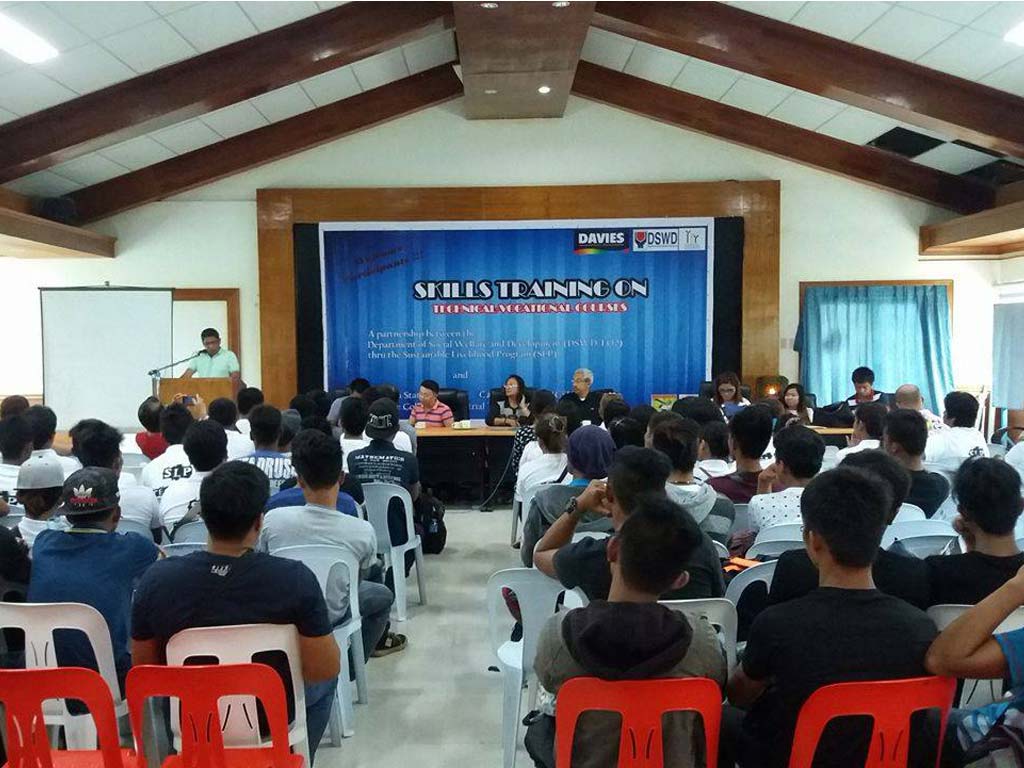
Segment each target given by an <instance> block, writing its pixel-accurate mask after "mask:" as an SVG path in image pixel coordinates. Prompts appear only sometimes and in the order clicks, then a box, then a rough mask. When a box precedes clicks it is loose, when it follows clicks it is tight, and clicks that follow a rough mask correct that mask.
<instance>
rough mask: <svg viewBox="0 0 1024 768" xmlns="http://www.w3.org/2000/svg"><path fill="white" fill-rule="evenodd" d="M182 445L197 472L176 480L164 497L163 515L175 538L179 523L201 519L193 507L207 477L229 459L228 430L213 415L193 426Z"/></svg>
mask: <svg viewBox="0 0 1024 768" xmlns="http://www.w3.org/2000/svg"><path fill="white" fill-rule="evenodd" d="M182 445H183V446H184V448H185V455H186V456H188V461H189V464H191V465H192V469H193V472H192V474H191V475H189V476H188V477H183V478H181V479H180V480H173V481H172V482H171V483H170V485H168V486H167V488H166V490H165V491H164V495H163V496H161V497H160V517H161V518H162V519H163V526H164V528H166V529H167V531H168V532H169V533H170V535H171V538H172V539H173V538H174V531H175V530H176V529H177V527H178V526H179V524H181V523H183V522H191V521H193V520H198V519H199V516H198V514H196V512H195V510H193V506H194V505H195V503H196V501H197V500H198V499H199V488H200V486H201V485H202V482H203V480H204V479H205V478H206V477H207V476H208V475H209V474H210V473H211V472H213V470H215V469H216V468H217V467H219V466H220V465H221V464H223V463H224V462H225V461H227V459H228V438H227V433H225V431H224V428H223V427H222V426H221V425H220V424H219V423H218V422H216V421H214V420H213V419H212V418H211V419H206V420H205V421H197V422H195V423H194V424H192V425H191V426H189V428H188V431H186V432H185V440H184V442H183V443H182Z"/></svg>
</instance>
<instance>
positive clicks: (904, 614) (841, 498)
mask: <svg viewBox="0 0 1024 768" xmlns="http://www.w3.org/2000/svg"><path fill="white" fill-rule="evenodd" d="M918 418H920V417H918ZM800 504H801V509H802V511H803V522H804V539H805V541H806V542H807V551H808V554H809V555H810V557H811V560H812V561H813V562H814V564H815V566H817V568H818V574H819V580H818V584H819V588H818V589H816V590H814V591H813V592H811V593H809V594H807V595H805V596H804V597H800V598H797V599H795V600H790V601H788V602H785V603H782V604H781V605H775V606H772V607H770V608H768V609H767V610H765V611H764V612H762V613H761V614H760V615H759V616H758V617H757V619H755V620H754V624H753V626H752V627H751V630H750V636H749V639H748V641H747V646H746V652H745V653H744V656H743V661H742V662H741V664H740V666H739V667H738V668H737V669H736V671H735V672H734V673H733V675H732V677H731V678H730V680H729V684H728V687H727V689H726V690H727V693H728V696H729V702H730V704H731V705H732V706H730V707H726V708H725V711H724V712H723V723H722V747H721V749H720V756H719V765H730V766H731V765H732V764H733V762H735V763H738V764H739V765H740V766H742V767H743V768H751V767H752V766H767V767H768V768H784V766H786V765H787V763H788V761H789V752H790V747H791V745H792V741H793V733H794V730H795V726H796V720H797V715H798V713H799V711H800V707H801V705H802V704H803V703H804V701H805V700H806V699H807V698H808V696H810V694H811V693H813V692H814V691H815V690H816V689H818V688H820V687H822V686H824V685H829V684H831V683H840V682H849V681H854V680H893V679H903V678H910V677H920V676H922V675H924V674H925V668H924V659H925V654H926V652H927V651H928V646H929V645H930V644H931V642H932V640H933V639H934V638H935V635H936V634H937V632H936V629H935V625H934V624H933V623H932V620H931V619H930V618H929V617H928V615H927V614H926V613H924V612H923V611H922V610H920V609H918V608H915V607H913V606H911V605H909V604H908V603H905V602H904V601H902V600H900V599H898V598H895V597H891V596H889V595H885V594H883V593H882V592H880V591H878V590H877V589H876V588H875V585H874V582H873V581H872V577H871V573H872V571H871V569H872V563H873V561H874V559H875V556H876V553H877V552H878V546H879V543H880V542H881V539H882V532H883V530H884V528H885V525H886V521H887V520H888V519H889V516H890V514H891V511H892V494H891V492H890V490H889V488H888V487H887V486H886V484H885V483H884V482H882V481H881V480H879V479H878V478H876V477H873V476H871V475H869V474H868V473H867V472H864V471H863V470H859V469H853V468H851V467H845V466H841V467H839V468H837V469H834V470H832V471H830V472H825V473H822V474H821V475H820V476H818V477H816V478H815V479H814V480H813V481H811V483H810V485H808V486H807V488H806V490H805V491H804V493H803V496H802V497H801V499H800ZM741 709H742V710H747V711H746V712H745V713H744V712H742V711H741ZM870 733H871V726H870V724H866V723H864V721H863V720H856V721H852V722H847V723H837V724H834V725H833V726H832V727H830V728H829V729H828V730H827V731H826V732H825V735H824V737H823V738H822V740H821V742H820V743H819V745H818V751H817V756H818V757H817V760H818V761H820V764H821V765H823V766H824V765H827V766H829V768H854V766H858V767H859V766H863V765H864V761H865V757H866V755H867V749H868V745H869V736H870Z"/></svg>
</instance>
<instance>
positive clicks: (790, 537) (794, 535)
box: [754, 523, 804, 544]
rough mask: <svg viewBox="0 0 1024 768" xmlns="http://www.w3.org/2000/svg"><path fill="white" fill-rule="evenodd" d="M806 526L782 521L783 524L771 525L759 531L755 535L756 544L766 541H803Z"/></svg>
mask: <svg viewBox="0 0 1024 768" xmlns="http://www.w3.org/2000/svg"><path fill="white" fill-rule="evenodd" d="M803 538H804V526H803V524H802V523H782V524H781V525H769V526H766V527H765V528H762V529H761V530H760V531H758V532H757V536H755V537H754V543H755V544H763V543H764V542H766V541H803Z"/></svg>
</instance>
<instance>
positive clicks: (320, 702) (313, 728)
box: [306, 677, 338, 764]
mask: <svg viewBox="0 0 1024 768" xmlns="http://www.w3.org/2000/svg"><path fill="white" fill-rule="evenodd" d="M337 687H338V678H336V677H332V678H331V679H330V680H326V681H324V682H322V683H311V684H308V685H306V733H307V734H308V736H309V762H310V764H312V763H313V760H314V758H315V757H316V748H317V747H318V746H319V745H320V740H321V739H322V738H323V737H324V731H326V730H327V721H328V720H329V719H330V717H331V705H332V704H334V691H335V690H336V689H337Z"/></svg>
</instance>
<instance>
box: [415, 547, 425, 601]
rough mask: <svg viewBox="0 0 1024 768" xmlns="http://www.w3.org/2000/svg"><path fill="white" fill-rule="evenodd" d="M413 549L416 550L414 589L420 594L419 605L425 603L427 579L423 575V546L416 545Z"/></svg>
mask: <svg viewBox="0 0 1024 768" xmlns="http://www.w3.org/2000/svg"><path fill="white" fill-rule="evenodd" d="M414 551H415V552H416V590H417V592H419V595H420V605H426V604H427V580H426V578H425V577H424V575H423V546H422V545H420V546H418V547H416V549H415V550H414Z"/></svg>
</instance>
